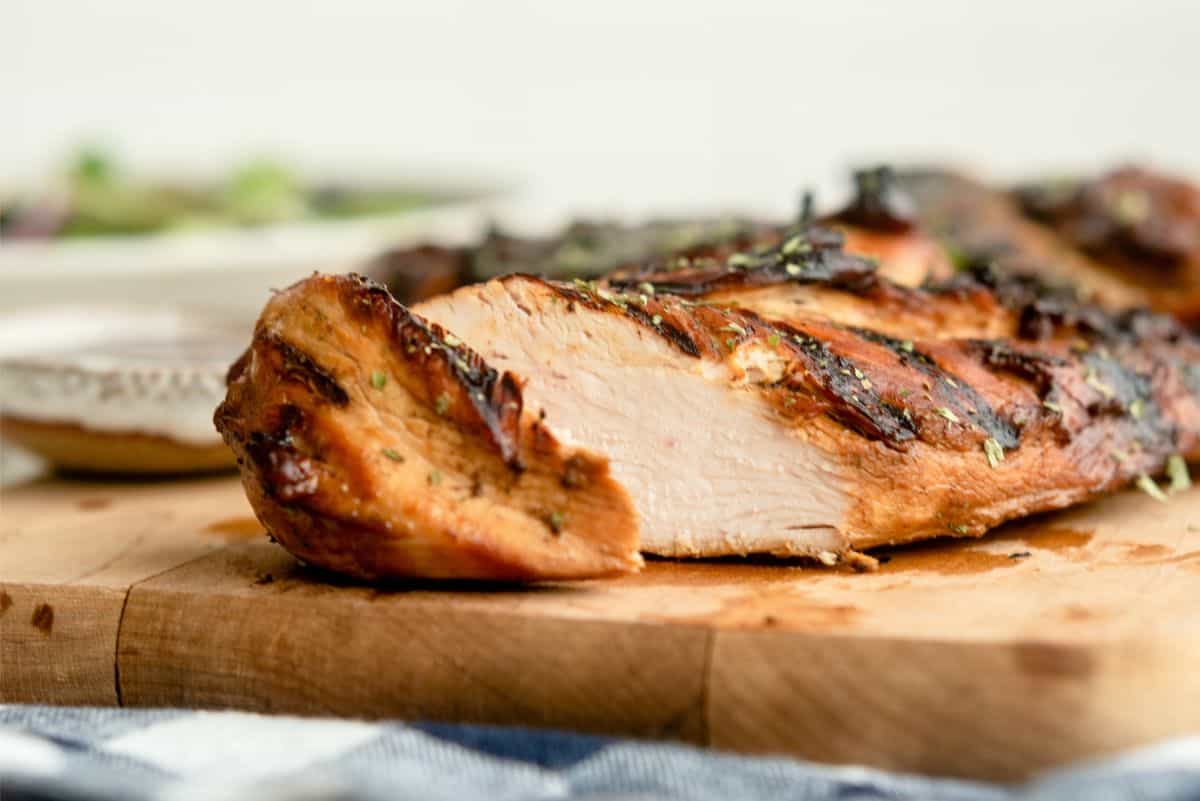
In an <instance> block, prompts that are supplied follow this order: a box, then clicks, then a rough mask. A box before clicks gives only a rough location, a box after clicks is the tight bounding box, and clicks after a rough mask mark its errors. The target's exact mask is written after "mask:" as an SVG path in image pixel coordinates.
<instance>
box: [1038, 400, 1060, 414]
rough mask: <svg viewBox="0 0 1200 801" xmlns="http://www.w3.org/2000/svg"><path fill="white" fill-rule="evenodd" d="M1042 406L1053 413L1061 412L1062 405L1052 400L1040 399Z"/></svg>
mask: <svg viewBox="0 0 1200 801" xmlns="http://www.w3.org/2000/svg"><path fill="white" fill-rule="evenodd" d="M1042 406H1044V407H1045V408H1046V409H1047V410H1049V411H1052V412H1054V413H1055V414H1062V407H1061V406H1059V405H1058V404H1057V403H1054V402H1053V401H1042Z"/></svg>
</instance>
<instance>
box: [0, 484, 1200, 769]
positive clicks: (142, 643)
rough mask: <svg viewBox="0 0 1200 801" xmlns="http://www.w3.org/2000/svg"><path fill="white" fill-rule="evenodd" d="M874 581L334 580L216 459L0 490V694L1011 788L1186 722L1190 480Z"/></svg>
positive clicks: (1198, 635) (784, 569) (691, 566)
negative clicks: (146, 472)
mask: <svg viewBox="0 0 1200 801" xmlns="http://www.w3.org/2000/svg"><path fill="white" fill-rule="evenodd" d="M888 556H890V560H889V561H887V563H886V564H884V565H883V567H882V569H881V570H880V571H879V572H878V573H875V574H870V575H865V574H862V575H860V574H855V573H852V572H842V571H837V570H828V569H817V568H813V567H811V566H807V565H798V564H789V563H781V562H772V561H769V560H764V561H761V562H755V563H747V562H744V561H736V560H734V561H720V562H705V563H687V564H682V563H680V564H677V563H670V562H665V561H651V562H650V563H649V564H648V565H647V567H646V570H645V571H644V572H643V573H642V574H641V575H638V576H634V577H630V578H626V579H621V580H609V581H597V582H584V583H571V584H556V585H550V586H541V587H536V588H524V589H522V588H512V587H499V586H484V587H479V586H468V585H458V586H453V587H446V586H435V585H430V584H420V583H413V584H401V585H395V586H392V587H389V588H382V589H381V588H372V587H367V586H355V585H352V584H347V583H344V582H339V581H336V580H331V579H330V578H329V577H328V576H323V575H320V574H318V573H316V572H315V571H313V570H311V569H308V568H304V567H302V566H300V565H298V564H297V563H296V562H295V561H294V560H293V559H292V558H291V557H290V556H288V555H287V554H286V553H284V552H283V551H282V550H280V549H279V548H278V547H277V546H275V545H272V544H270V543H268V542H267V541H266V538H265V537H264V536H263V534H262V530H261V528H260V527H259V526H258V524H257V523H256V522H255V521H254V519H253V517H252V516H251V514H250V510H249V508H248V506H247V504H246V501H245V499H244V497H243V496H242V493H241V490H240V488H239V486H238V484H237V482H236V480H235V479H233V478H227V477H222V478H210V479H198V480H190V481H176V482H163V483H153V484H133V483H111V484H100V483H78V482H69V481H65V480H60V479H55V480H45V481H42V482H39V483H34V484H30V485H26V486H23V487H19V488H9V489H5V490H0V701H8V702H50V703H61V704H101V705H112V704H124V705H128V706H186V707H234V708H241V709H251V710H262V711H270V712H292V713H301V714H338V715H350V716H364V717H400V718H409V719H412V718H431V719H439V720H454V721H476V722H492V723H518V724H529V725H534V726H555V727H569V728H575V729H582V730H586V731H594V732H604V733H611V734H624V735H635V736H640V737H656V738H670V739H677V740H683V741H687V742H693V743H701V744H711V745H713V746H717V747H721V748H726V749H736V750H740V751H749V752H786V753H791V754H796V755H800V756H805V757H809V758H812V759H817V760H822V761H828V762H857V763H866V764H870V765H876V766H881V767H885V768H893V769H903V770H912V771H922V772H931V773H941V774H949V775H958V776H969V777H975V778H987V779H1013V778H1018V777H1021V776H1025V775H1028V774H1029V773H1030V772H1032V771H1035V770H1038V769H1041V768H1045V767H1047V766H1052V765H1057V764H1061V763H1063V762H1065V761H1068V760H1073V759H1077V758H1081V757H1087V756H1092V755H1098V754H1101V753H1104V752H1108V751H1111V750H1113V749H1118V748H1124V747H1128V746H1131V745H1135V744H1139V743H1143V742H1148V741H1151V740H1154V739H1158V738H1161V737H1165V736H1169V735H1173V734H1178V733H1182V732H1187V731H1191V732H1195V731H1197V730H1200V489H1198V490H1196V491H1192V492H1189V493H1185V494H1182V495H1179V496H1176V497H1175V498H1173V499H1172V501H1171V502H1170V503H1169V504H1162V503H1158V502H1156V501H1154V500H1152V499H1150V498H1148V497H1146V496H1144V495H1142V494H1140V493H1136V492H1131V493H1127V494H1123V495H1120V496H1117V497H1114V498H1109V499H1106V500H1104V501H1101V502H1098V503H1095V504H1093V505H1091V506H1087V507H1084V508H1081V509H1077V510H1074V511H1071V512H1068V513H1064V514H1058V515H1053V516H1048V517H1044V518H1040V519H1037V520H1035V521H1030V522H1025V523H1022V524H1019V525H1014V526H1009V527H1007V528H1005V529H1002V530H1000V531H999V532H996V533H995V534H993V535H992V536H990V537H988V538H985V539H983V540H979V541H965V542H946V543H938V544H934V545H927V546H919V547H910V548H903V549H897V550H895V551H892V552H891V553H890V554H888Z"/></svg>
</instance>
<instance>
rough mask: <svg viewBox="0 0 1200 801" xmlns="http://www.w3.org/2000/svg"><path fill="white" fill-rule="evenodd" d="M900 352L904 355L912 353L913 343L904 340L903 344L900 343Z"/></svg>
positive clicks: (909, 340)
mask: <svg viewBox="0 0 1200 801" xmlns="http://www.w3.org/2000/svg"><path fill="white" fill-rule="evenodd" d="M900 350H902V351H904V352H905V353H912V352H913V343H912V340H911V339H906V340H904V341H903V342H901V343H900Z"/></svg>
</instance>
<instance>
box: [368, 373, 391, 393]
mask: <svg viewBox="0 0 1200 801" xmlns="http://www.w3.org/2000/svg"><path fill="white" fill-rule="evenodd" d="M385 385H387V375H385V374H384V372H383V371H382V370H376V371H375V372H373V373H371V386H373V387H375V389H383V388H384V386H385Z"/></svg>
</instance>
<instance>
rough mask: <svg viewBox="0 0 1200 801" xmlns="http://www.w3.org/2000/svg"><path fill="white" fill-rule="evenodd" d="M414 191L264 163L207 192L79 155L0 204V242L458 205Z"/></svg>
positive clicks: (97, 155) (450, 195)
mask: <svg viewBox="0 0 1200 801" xmlns="http://www.w3.org/2000/svg"><path fill="white" fill-rule="evenodd" d="M464 194H465V193H462V192H449V191H446V190H444V189H443V190H434V189H429V188H420V187H412V186H409V187H405V186H394V187H389V188H380V187H367V186H360V185H352V184H346V185H339V184H333V183H329V184H323V185H313V184H308V183H306V182H305V181H304V180H302V178H301V176H300V175H299V174H298V173H297V172H296V170H294V169H292V168H290V167H288V166H287V165H285V164H282V163H279V162H277V161H272V160H269V159H258V160H254V161H250V162H247V163H245V164H243V165H241V166H239V167H238V168H237V169H235V170H234V171H233V172H232V173H231V174H230V175H229V176H228V177H227V178H225V179H224V180H223V181H221V182H219V183H215V184H209V185H203V184H182V183H169V182H154V181H145V180H139V179H137V178H135V177H134V176H131V175H130V174H129V173H127V172H126V171H125V170H123V169H122V167H121V165H120V164H119V163H118V162H117V161H116V160H115V159H114V158H113V156H112V154H110V153H108V152H106V151H104V150H100V149H96V148H88V149H84V150H82V151H80V152H79V153H77V154H76V155H75V157H74V159H73V160H72V161H71V163H70V164H69V165H68V167H67V169H66V171H65V173H64V175H63V176H61V179H60V180H58V181H56V182H55V185H54V187H53V188H49V189H47V190H45V191H42V192H38V193H36V194H29V195H21V196H12V197H4V196H0V237H3V238H13V239H17V238H22V239H57V238H68V237H84V236H105V235H117V234H146V233H155V232H159V231H170V230H179V229H196V228H221V227H239V226H240V227H245V226H259V225H267V224H270V223H279V222H294V221H304V220H321V219H345V218H352V217H368V216H373V215H389V214H397V213H400V212H404V211H408V210H411V209H415V208H419V207H422V206H429V205H433V204H436V203H441V202H446V201H449V200H454V199H457V198H461V197H463V196H464Z"/></svg>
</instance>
